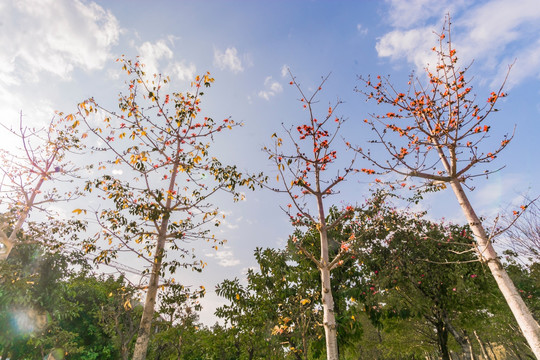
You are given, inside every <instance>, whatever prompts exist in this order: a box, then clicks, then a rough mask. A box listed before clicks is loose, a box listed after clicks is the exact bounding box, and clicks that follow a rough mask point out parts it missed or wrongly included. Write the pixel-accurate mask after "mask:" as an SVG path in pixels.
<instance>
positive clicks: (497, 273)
mask: <svg viewBox="0 0 540 360" xmlns="http://www.w3.org/2000/svg"><path fill="white" fill-rule="evenodd" d="M438 36H439V46H438V47H435V48H433V51H434V52H435V53H436V54H437V56H438V62H437V65H436V67H435V70H434V71H433V72H432V71H431V70H429V69H427V70H426V71H427V76H428V80H429V82H428V84H426V85H424V84H422V81H421V80H420V79H418V78H414V77H413V76H411V78H410V80H409V88H408V90H407V91H405V92H399V91H398V90H396V89H395V88H394V86H393V85H392V84H391V82H390V80H389V78H387V77H380V76H378V77H377V81H374V82H372V81H371V79H369V78H368V79H365V80H364V83H365V85H366V87H367V88H368V90H367V91H363V93H364V94H365V95H366V96H367V98H368V99H371V100H374V101H377V103H378V104H386V105H390V106H391V107H393V108H394V109H396V110H395V111H393V112H388V113H386V114H384V115H374V116H372V118H371V119H366V120H364V121H365V122H366V123H367V124H369V125H370V126H371V128H372V129H373V131H374V132H375V134H376V140H374V142H375V143H379V144H381V145H382V146H383V148H384V149H386V150H387V152H388V153H389V155H390V156H391V158H390V159H389V160H386V161H380V160H378V159H376V158H375V156H374V155H373V154H372V153H371V152H370V151H369V150H364V149H362V148H357V149H356V150H357V151H358V152H359V153H360V154H361V155H362V156H363V157H365V158H367V159H369V160H370V161H371V162H372V163H373V164H374V166H376V167H378V168H379V169H381V170H382V171H383V172H393V173H396V174H399V175H402V176H404V177H417V178H420V179H424V180H427V181H429V182H430V183H431V185H432V186H433V187H435V188H437V187H438V188H444V187H446V185H445V184H450V187H451V188H452V190H453V192H454V194H455V196H456V198H457V200H458V202H459V205H460V206H461V209H462V210H463V213H464V214H465V217H466V218H467V221H468V223H469V226H470V228H471V230H472V231H473V233H474V235H475V239H476V244H477V254H478V257H479V258H480V259H481V260H482V261H483V262H484V263H485V264H487V266H488V267H489V269H490V271H491V273H492V274H493V277H494V278H495V280H496V282H497V285H498V287H499V289H500V290H501V292H502V294H503V295H504V297H505V299H506V302H507V303H508V306H509V307H510V309H511V310H512V312H513V314H514V316H515V318H516V320H517V322H518V324H519V327H520V328H521V331H522V332H523V334H524V336H525V338H526V339H527V341H528V342H529V344H530V346H531V348H532V349H533V352H534V353H535V355H536V356H537V357H538V358H540V327H539V326H538V323H537V322H536V320H535V319H534V317H533V316H532V314H531V312H530V310H529V309H528V308H527V306H526V305H525V302H524V301H523V299H522V298H521V296H520V294H519V292H518V291H517V289H516V287H515V286H514V284H513V282H512V280H511V279H510V277H509V276H508V274H507V273H506V271H505V269H504V267H503V265H502V264H501V261H500V260H499V258H498V256H497V253H496V251H495V249H494V248H493V244H492V241H491V239H492V237H493V235H494V234H488V233H487V232H486V230H485V229H484V227H483V226H482V221H481V219H480V218H479V217H478V215H477V214H476V212H475V210H474V208H473V206H472V204H471V203H470V201H469V198H468V196H467V193H466V192H465V190H464V186H467V184H466V182H467V181H470V180H471V179H472V178H474V177H478V176H487V175H489V174H491V173H493V172H494V171H497V170H485V171H480V172H474V169H475V168H476V167H477V166H479V165H483V164H489V163H491V162H492V161H493V160H494V159H495V158H496V156H497V154H499V153H500V152H501V151H502V150H503V149H504V148H505V147H506V146H507V145H508V143H509V142H510V140H511V139H512V136H505V137H504V139H503V140H502V141H501V143H500V145H499V146H498V147H497V148H496V149H495V150H492V151H490V152H484V151H482V150H480V148H479V147H480V145H481V142H482V141H483V140H485V139H486V137H487V136H488V133H489V131H490V128H491V126H490V125H488V117H489V116H490V115H491V113H492V112H494V111H496V108H495V105H496V103H497V102H498V100H499V99H500V98H502V97H504V96H506V94H505V93H504V92H503V86H504V83H503V85H502V86H501V87H500V88H499V89H498V90H497V91H495V92H492V93H491V95H490V96H489V97H488V99H487V103H486V104H483V105H481V104H480V105H479V104H477V103H476V97H475V96H471V91H472V86H470V84H469V80H467V79H466V78H465V75H466V73H467V71H468V69H469V67H465V68H460V67H459V66H458V58H457V55H456V50H455V49H454V48H453V45H452V41H451V32H450V19H449V18H448V19H447V22H446V26H445V27H444V28H443V31H442V33H441V34H440V35H438ZM392 136H394V137H395V136H397V138H396V140H395V141H394V138H393V137H392ZM365 170H366V172H374V170H370V169H365Z"/></svg>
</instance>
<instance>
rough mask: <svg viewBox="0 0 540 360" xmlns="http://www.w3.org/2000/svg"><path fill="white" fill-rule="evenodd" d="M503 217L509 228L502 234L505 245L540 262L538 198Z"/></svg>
mask: <svg viewBox="0 0 540 360" xmlns="http://www.w3.org/2000/svg"><path fill="white" fill-rule="evenodd" d="M512 212H513V214H512V215H509V216H507V217H504V218H503V224H504V226H505V227H507V230H506V231H505V232H504V233H503V234H501V235H502V236H503V239H502V241H503V243H504V245H506V246H508V247H509V248H510V249H512V250H513V251H515V252H517V253H518V254H520V255H522V256H524V257H526V258H529V259H531V261H534V262H537V263H538V262H540V206H538V203H537V202H536V200H533V201H531V202H530V203H529V204H528V205H523V206H522V209H521V210H519V211H512Z"/></svg>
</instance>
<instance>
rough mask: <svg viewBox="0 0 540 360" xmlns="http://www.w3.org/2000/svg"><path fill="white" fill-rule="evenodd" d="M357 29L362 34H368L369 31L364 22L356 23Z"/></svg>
mask: <svg viewBox="0 0 540 360" xmlns="http://www.w3.org/2000/svg"><path fill="white" fill-rule="evenodd" d="M356 30H357V31H358V33H359V34H360V35H366V34H367V33H368V29H367V28H365V27H364V25H362V24H356Z"/></svg>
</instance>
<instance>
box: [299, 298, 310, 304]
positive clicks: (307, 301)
mask: <svg viewBox="0 0 540 360" xmlns="http://www.w3.org/2000/svg"><path fill="white" fill-rule="evenodd" d="M310 302H311V300H309V299H302V300H300V304H302V305H306V304H309V303H310Z"/></svg>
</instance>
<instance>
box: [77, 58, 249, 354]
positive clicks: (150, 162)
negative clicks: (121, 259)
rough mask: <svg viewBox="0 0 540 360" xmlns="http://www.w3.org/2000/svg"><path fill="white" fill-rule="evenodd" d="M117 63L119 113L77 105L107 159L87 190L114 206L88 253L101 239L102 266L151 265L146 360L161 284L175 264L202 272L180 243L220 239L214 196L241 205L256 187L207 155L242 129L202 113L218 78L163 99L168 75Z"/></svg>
mask: <svg viewBox="0 0 540 360" xmlns="http://www.w3.org/2000/svg"><path fill="white" fill-rule="evenodd" d="M119 61H120V62H121V63H122V64H123V69H124V70H125V71H126V72H127V74H128V75H129V76H130V79H129V81H128V82H127V85H128V91H127V94H120V99H119V104H118V105H119V108H120V112H116V111H112V110H107V109H105V108H103V107H101V106H100V105H99V104H98V103H97V102H96V101H95V100H94V99H89V100H86V101H85V102H83V103H81V104H80V105H79V118H80V119H81V120H82V121H84V122H85V123H86V125H87V127H88V129H89V130H90V132H91V133H93V134H94V135H95V136H97V137H98V138H99V139H100V140H101V142H103V144H104V148H103V150H104V151H106V154H107V155H108V156H110V157H109V158H108V161H107V162H106V163H104V164H103V165H102V166H101V169H104V170H106V173H103V175H102V176H100V177H98V178H97V179H95V180H94V181H91V182H89V183H88V184H87V186H86V190H88V191H97V192H99V193H100V194H102V195H100V197H101V198H103V199H110V201H111V202H112V204H110V205H111V206H110V207H108V208H105V209H104V210H100V211H99V212H98V213H97V214H96V215H97V219H98V221H99V224H100V225H101V227H102V231H101V232H100V233H99V234H98V235H97V237H96V238H94V239H93V241H91V242H89V243H88V244H87V246H86V249H87V250H89V251H93V250H96V248H97V245H96V244H97V243H96V240H98V238H101V239H103V240H104V241H105V244H107V243H108V244H109V245H110V246H109V247H106V248H103V249H101V251H100V253H99V255H98V256H97V260H98V261H103V262H108V261H109V260H110V259H111V258H113V257H115V256H116V253H117V252H118V250H119V249H122V250H129V251H132V252H134V253H135V254H136V255H137V256H138V257H139V258H140V259H143V261H146V264H147V268H146V270H145V271H146V272H148V273H149V274H150V279H149V283H148V286H147V290H146V299H145V304H144V310H143V314H142V319H141V323H140V326H139V332H138V336H137V341H136V344H135V350H134V354H133V359H135V360H142V359H144V358H145V357H146V352H147V347H148V341H149V339H150V329H151V325H152V320H153V317H154V311H155V310H154V308H155V304H156V300H157V293H158V289H159V288H160V285H162V283H160V279H161V278H164V277H165V276H166V275H167V274H172V273H174V272H175V271H176V269H177V268H178V267H192V268H193V269H196V270H200V269H202V267H203V266H204V263H203V262H202V261H196V260H194V255H193V254H191V253H190V251H189V250H186V249H185V248H184V247H183V243H185V242H188V241H194V240H199V239H205V240H208V241H211V242H216V243H218V242H219V241H218V240H217V239H216V238H215V237H214V236H213V235H211V234H210V233H209V229H208V225H212V224H214V225H219V220H218V219H217V215H218V210H217V208H216V207H215V206H213V205H212V203H211V202H210V199H211V197H212V196H213V195H214V194H216V192H218V191H226V192H229V193H231V194H232V196H233V198H234V200H238V199H240V198H241V196H242V195H241V193H240V192H239V190H238V186H241V185H245V186H248V187H250V188H253V187H254V184H255V180H254V178H251V177H244V176H243V175H242V174H241V173H239V172H238V171H237V169H236V167H234V166H225V165H222V164H221V162H219V160H218V159H217V158H216V157H214V156H213V155H212V154H211V152H210V147H211V144H212V140H213V137H214V136H216V135H217V134H218V133H219V132H221V131H222V130H226V129H230V128H232V127H234V126H237V125H238V124H236V123H235V122H234V121H233V120H231V119H225V120H223V121H220V122H219V123H217V122H216V121H214V120H213V119H212V118H210V117H204V118H201V116H199V113H200V111H201V108H200V104H201V97H202V96H203V92H202V88H204V87H209V86H210V85H211V83H212V82H213V81H214V79H213V78H211V77H210V75H209V74H205V75H203V76H200V77H199V76H198V77H197V78H196V80H195V82H194V83H193V87H194V92H187V93H185V94H184V93H177V92H172V93H170V94H165V89H166V87H167V86H168V84H169V78H166V77H162V76H160V75H154V76H153V77H147V76H146V74H145V72H144V71H143V65H141V64H140V63H139V62H137V61H136V62H132V61H130V60H125V59H123V58H122V59H119ZM98 112H99V114H102V115H103V117H102V118H101V120H98V125H97V126H94V125H92V124H94V123H93V120H91V119H90V115H91V114H97V113H98ZM78 121H79V120H76V123H75V124H74V125H77V122H78ZM107 166H109V168H106V167H107ZM114 166H117V167H119V168H121V169H123V171H124V172H125V175H123V176H114V175H112V174H111V173H110V168H111V167H114ZM104 206H105V205H104ZM85 210H86V209H78V210H76V211H77V212H79V213H80V212H83V211H85ZM216 246H217V245H216ZM170 252H174V253H175V255H176V256H180V257H190V258H191V260H187V259H186V260H176V259H173V258H172V256H169V257H168V253H170ZM165 284H166V282H165Z"/></svg>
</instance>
